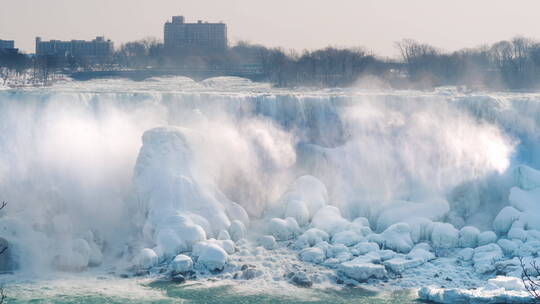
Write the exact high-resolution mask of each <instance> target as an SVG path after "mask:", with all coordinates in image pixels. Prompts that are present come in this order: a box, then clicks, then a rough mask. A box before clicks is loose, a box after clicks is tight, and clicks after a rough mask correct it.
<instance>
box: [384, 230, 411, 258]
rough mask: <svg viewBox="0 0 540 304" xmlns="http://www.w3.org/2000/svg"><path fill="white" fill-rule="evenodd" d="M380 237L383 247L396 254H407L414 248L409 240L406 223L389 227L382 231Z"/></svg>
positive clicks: (409, 232)
mask: <svg viewBox="0 0 540 304" xmlns="http://www.w3.org/2000/svg"><path fill="white" fill-rule="evenodd" d="M382 237H383V238H384V245H385V247H386V248H388V249H391V250H394V251H397V252H401V253H408V252H409V251H411V249H412V248H413V246H414V243H413V241H412V239H411V228H410V227H409V225H408V224H406V223H397V224H393V225H391V226H390V227H388V228H387V229H386V230H384V232H383V233H382Z"/></svg>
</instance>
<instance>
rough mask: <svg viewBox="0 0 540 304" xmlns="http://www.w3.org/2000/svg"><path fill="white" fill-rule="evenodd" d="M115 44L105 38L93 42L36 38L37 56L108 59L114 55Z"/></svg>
mask: <svg viewBox="0 0 540 304" xmlns="http://www.w3.org/2000/svg"><path fill="white" fill-rule="evenodd" d="M113 47H114V46H113V42H112V41H111V40H107V39H105V37H96V39H94V40H91V41H85V40H71V41H60V40H50V41H42V40H41V37H36V55H38V56H44V55H54V56H68V55H70V56H75V57H95V58H106V57H108V56H110V55H112V53H113V50H114V48H113Z"/></svg>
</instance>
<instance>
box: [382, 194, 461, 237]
mask: <svg viewBox="0 0 540 304" xmlns="http://www.w3.org/2000/svg"><path fill="white" fill-rule="evenodd" d="M449 210H450V207H449V205H448V202H447V201H446V200H444V199H441V198H434V199H429V200H425V201H423V202H410V201H391V202H388V203H386V204H385V206H384V210H383V211H382V213H381V214H380V216H379V217H378V218H377V222H376V228H377V230H378V231H382V230H385V229H386V228H388V227H390V226H391V225H393V224H395V223H399V222H407V221H408V220H410V219H414V218H426V219H430V220H439V219H440V218H442V217H443V216H444V215H445V214H446V213H447V212H448V211H449Z"/></svg>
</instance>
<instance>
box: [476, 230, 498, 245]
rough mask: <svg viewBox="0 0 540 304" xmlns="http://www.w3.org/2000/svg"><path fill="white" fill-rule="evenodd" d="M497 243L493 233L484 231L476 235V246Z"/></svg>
mask: <svg viewBox="0 0 540 304" xmlns="http://www.w3.org/2000/svg"><path fill="white" fill-rule="evenodd" d="M495 242H497V235H496V234H495V232H493V231H484V232H482V233H480V234H479V235H478V246H484V245H487V244H491V243H495Z"/></svg>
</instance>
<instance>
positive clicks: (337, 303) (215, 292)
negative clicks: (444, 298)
mask: <svg viewBox="0 0 540 304" xmlns="http://www.w3.org/2000/svg"><path fill="white" fill-rule="evenodd" d="M146 286H147V288H148V290H151V291H152V292H156V293H157V294H159V296H158V297H156V298H155V299H152V297H151V296H148V295H145V296H141V297H139V298H138V297H137V296H132V297H125V295H122V294H121V292H120V290H119V293H118V294H117V295H104V294H102V293H99V292H98V293H96V294H79V293H77V292H70V291H69V290H66V291H64V292H62V293H59V294H58V293H57V294H55V295H54V296H50V295H47V292H46V291H47V288H41V289H40V290H41V293H42V294H40V292H37V293H35V292H34V293H33V295H32V296H28V295H26V296H24V299H16V298H14V297H9V298H8V299H7V303H51V304H52V303H54V304H68V303H87V304H91V303H113V304H126V303H155V304H169V303H200V304H203V303H204V304H214V303H216V304H217V303H219V304H226V303H235V304H243V303H313V304H318V303H333V304H341V303H376V304H383V303H403V304H405V303H418V302H417V301H416V300H415V299H416V295H415V293H414V292H412V291H395V292H388V293H376V292H373V291H369V290H365V289H362V288H344V289H340V290H336V289H322V290H317V289H310V290H307V289H306V290H300V289H296V288H294V289H291V291H290V292H289V293H287V292H283V293H281V294H279V295H276V294H265V293H263V294H253V293H243V292H239V291H238V290H237V289H235V288H233V287H231V286H218V287H203V286H202V285H190V286H186V285H176V284H171V283H168V282H155V283H150V284H148V285H146ZM114 288H115V287H114V285H112V286H111V289H114ZM119 288H122V287H119ZM7 293H8V295H9V290H7ZM288 294H290V295H288Z"/></svg>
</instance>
